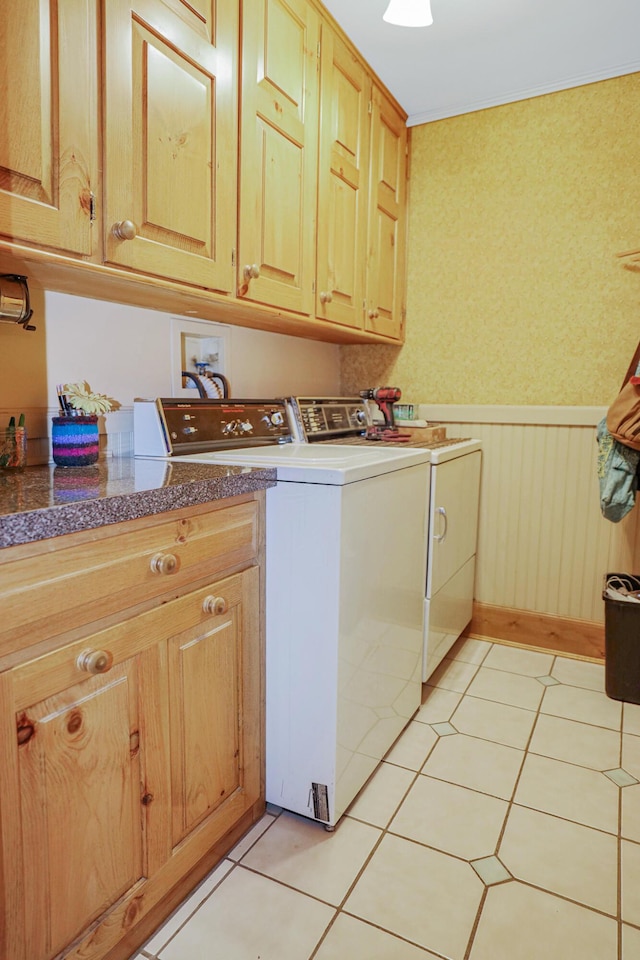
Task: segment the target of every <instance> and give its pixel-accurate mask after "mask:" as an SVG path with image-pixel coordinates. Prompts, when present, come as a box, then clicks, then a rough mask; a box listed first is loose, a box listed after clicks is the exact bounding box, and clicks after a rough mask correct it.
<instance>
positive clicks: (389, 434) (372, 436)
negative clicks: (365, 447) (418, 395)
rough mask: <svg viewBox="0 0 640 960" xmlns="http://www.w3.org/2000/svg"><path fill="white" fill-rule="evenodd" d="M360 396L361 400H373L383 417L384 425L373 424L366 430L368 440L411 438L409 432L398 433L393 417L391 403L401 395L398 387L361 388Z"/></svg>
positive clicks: (400, 440)
mask: <svg viewBox="0 0 640 960" xmlns="http://www.w3.org/2000/svg"><path fill="white" fill-rule="evenodd" d="M360 396H361V397H362V398H363V400H375V402H376V403H377V404H378V407H379V408H380V411H381V413H382V416H383V417H384V426H380V425H378V426H373V427H369V429H368V430H367V438H368V439H369V440H395V441H396V442H398V441H399V442H401V443H404V442H406V441H407V440H410V439H411V434H410V433H400V431H399V430H398V429H397V427H396V425H395V420H394V419H393V405H394V403H397V402H398V400H399V399H400V397H401V396H402V392H401V391H400V389H399V388H398V387H372V388H371V389H370V390H361V391H360Z"/></svg>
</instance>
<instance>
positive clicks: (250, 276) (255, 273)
mask: <svg viewBox="0 0 640 960" xmlns="http://www.w3.org/2000/svg"><path fill="white" fill-rule="evenodd" d="M243 273H244V279H245V280H246V281H247V283H248V282H249V280H257V279H258V277H259V276H260V267H259V266H258V264H257V263H248V264H247V265H246V267H245V268H244V271H243Z"/></svg>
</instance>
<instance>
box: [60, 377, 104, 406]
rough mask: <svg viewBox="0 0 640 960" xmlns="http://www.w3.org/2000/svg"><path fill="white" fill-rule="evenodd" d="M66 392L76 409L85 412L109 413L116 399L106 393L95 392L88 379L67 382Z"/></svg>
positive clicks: (67, 397)
mask: <svg viewBox="0 0 640 960" xmlns="http://www.w3.org/2000/svg"><path fill="white" fill-rule="evenodd" d="M64 394H65V396H66V399H67V401H68V403H69V404H70V405H71V406H72V407H73V408H74V410H80V412H81V413H85V414H98V413H108V412H109V410H112V409H113V406H114V401H113V400H111V399H110V397H107V396H106V394H104V393H93V392H92V391H91V387H90V386H89V384H88V383H87V381H86V380H83V381H81V382H79V383H67V384H65V386H64Z"/></svg>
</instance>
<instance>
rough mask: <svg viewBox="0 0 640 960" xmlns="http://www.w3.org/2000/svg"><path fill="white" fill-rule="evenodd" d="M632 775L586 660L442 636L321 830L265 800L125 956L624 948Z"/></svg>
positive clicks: (632, 949) (286, 959)
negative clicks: (371, 770) (261, 810)
mask: <svg viewBox="0 0 640 960" xmlns="http://www.w3.org/2000/svg"><path fill="white" fill-rule="evenodd" d="M639 781H640V706H636V705H634V704H622V703H619V702H618V701H615V700H610V699H608V698H607V696H606V695H605V693H604V668H603V667H601V666H599V665H597V664H591V663H585V662H582V661H577V660H572V659H569V658H564V657H555V656H553V655H552V654H546V653H538V652H535V651H530V650H521V649H518V648H515V647H508V646H504V645H499V644H492V643H489V642H487V641H480V640H461V641H459V642H458V643H457V644H456V646H455V647H454V648H453V650H452V651H451V653H450V655H449V657H448V658H447V659H446V660H445V661H443V663H442V664H441V666H440V667H439V669H438V670H437V672H436V673H435V674H434V676H433V677H432V678H431V680H430V683H429V685H428V686H427V687H425V695H424V702H423V705H422V707H421V708H420V710H419V711H418V713H417V714H416V716H415V717H414V719H413V720H412V722H411V723H410V724H409V726H408V727H407V728H406V730H405V731H404V733H403V734H402V736H401V737H400V739H399V740H398V741H397V743H396V744H395V745H394V746H393V748H392V749H391V750H390V751H389V753H388V755H387V757H386V758H385V760H384V762H383V763H382V764H381V765H380V767H379V769H378V770H377V771H376V773H375V774H374V776H373V777H372V778H371V780H370V781H369V783H368V784H367V785H366V786H365V788H364V789H363V790H362V792H361V793H360V795H359V796H358V797H357V798H356V800H355V801H354V803H353V804H352V806H351V808H350V809H349V810H348V812H347V814H346V815H345V817H344V818H343V819H342V820H341V821H340V823H339V825H338V827H337V829H336V831H335V832H334V833H327V832H326V831H325V830H324V829H323V828H322V827H321V826H320V825H318V824H317V823H315V822H312V821H309V820H305V819H303V818H301V817H298V816H295V815H293V814H290V813H287V812H283V811H280V810H277V809H271V808H269V809H268V811H267V813H266V814H265V816H264V817H263V819H262V820H261V821H260V822H259V823H258V824H256V825H255V826H254V827H253V829H252V830H250V831H249V833H248V834H247V835H246V836H245V837H244V838H243V839H242V840H241V841H240V843H239V844H238V845H237V846H236V847H235V848H234V849H233V850H232V851H231V852H230V853H229V855H228V856H227V858H226V859H225V860H224V861H223V862H222V863H221V864H219V865H218V867H217V868H216V869H215V870H214V871H213V873H211V874H210V875H209V876H208V877H207V878H206V879H205V880H204V881H203V883H201V884H200V886H199V887H198V888H197V890H196V891H195V892H194V893H193V894H191V896H190V897H189V898H188V899H187V900H186V901H185V902H184V903H183V904H182V906H180V907H179V909H178V910H177V911H176V912H175V913H174V914H173V915H172V916H171V917H170V918H169V920H167V922H166V923H165V924H164V925H163V926H162V927H161V928H160V929H159V930H157V931H156V933H155V934H154V935H153V937H151V939H150V940H149V941H148V942H147V943H146V944H145V945H144V947H143V949H142V950H141V951H140V952H139V953H138V954H136V957H135V960H141V958H158V960H311V958H313V960H430V958H431V960H433V958H446V960H638V958H640V782H639ZM132 960H134V958H132Z"/></svg>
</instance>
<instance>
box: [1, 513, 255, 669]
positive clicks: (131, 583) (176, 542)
mask: <svg viewBox="0 0 640 960" xmlns="http://www.w3.org/2000/svg"><path fill="white" fill-rule="evenodd" d="M48 544H49V545H51V544H55V546H54V548H53V549H52V548H51V546H49V547H48V552H46V553H42V554H39V555H36V556H32V557H28V558H26V557H25V558H22V559H17V560H15V561H13V562H11V561H10V559H9V562H8V563H6V564H4V565H2V566H0V584H1V586H0V605H1V606H2V610H3V614H4V616H3V618H2V623H1V624H0V656H2V655H4V654H8V653H11V652H13V651H15V650H18V649H20V647H25V646H30V645H32V644H35V643H38V642H40V641H42V640H44V639H47V638H51V637H55V636H58V635H59V634H62V633H65V632H67V631H69V630H73V629H75V628H77V627H81V626H83V625H84V624H90V623H93V622H94V621H97V620H100V619H101V618H103V617H107V616H110V615H111V614H113V613H116V612H119V611H124V610H126V609H128V608H130V607H133V606H135V605H137V604H140V603H143V602H145V601H148V600H150V599H153V598H155V597H160V596H162V594H165V593H167V592H170V591H173V590H176V589H180V588H182V587H184V586H185V585H187V584H189V583H190V582H192V581H194V580H197V579H199V578H200V577H206V576H211V575H215V574H216V573H218V572H220V571H221V570H224V569H225V568H230V567H233V566H236V565H237V564H241V563H244V562H247V561H249V560H251V559H252V558H253V557H255V556H256V553H257V549H258V524H257V504H256V503H255V502H254V501H251V502H248V503H241V504H236V505H234V506H230V507H226V508H224V509H221V510H217V511H212V512H210V513H203V514H200V515H197V516H192V517H181V518H174V519H173V520H166V521H162V522H158V523H154V524H153V525H150V526H143V527H142V528H137V529H136V530H135V531H129V532H127V531H125V532H117V533H116V532H115V531H114V536H113V537H106V538H103V539H100V540H96V541H89V542H86V543H82V544H74V545H71V546H69V547H68V548H65V547H64V544H63V542H62V541H48Z"/></svg>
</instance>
